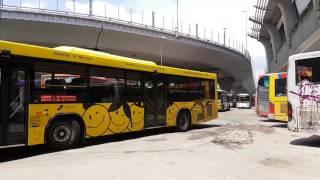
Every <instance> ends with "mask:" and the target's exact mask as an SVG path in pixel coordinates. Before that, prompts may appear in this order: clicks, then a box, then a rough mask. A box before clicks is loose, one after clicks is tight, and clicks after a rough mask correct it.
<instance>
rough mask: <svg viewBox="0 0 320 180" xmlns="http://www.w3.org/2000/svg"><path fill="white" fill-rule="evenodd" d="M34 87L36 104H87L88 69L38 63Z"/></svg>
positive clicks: (76, 66)
mask: <svg viewBox="0 0 320 180" xmlns="http://www.w3.org/2000/svg"><path fill="white" fill-rule="evenodd" d="M65 72H68V73H65ZM32 87H33V94H32V101H33V102H34V103H55V102H66V103H75V102H87V97H88V96H87V82H86V67H85V66H78V65H70V64H64V63H51V62H50V63H49V62H37V63H35V72H34V76H33V84H32Z"/></svg>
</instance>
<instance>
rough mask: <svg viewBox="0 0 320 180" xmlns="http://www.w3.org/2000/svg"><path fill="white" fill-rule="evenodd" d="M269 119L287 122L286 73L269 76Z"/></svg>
mask: <svg viewBox="0 0 320 180" xmlns="http://www.w3.org/2000/svg"><path fill="white" fill-rule="evenodd" d="M270 89H271V90H270V107H269V109H270V112H269V113H270V114H269V115H268V118H269V119H274V120H279V121H288V97H287V73H281V74H274V75H271V76H270Z"/></svg>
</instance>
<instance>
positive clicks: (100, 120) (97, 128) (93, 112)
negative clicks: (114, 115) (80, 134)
mask: <svg viewBox="0 0 320 180" xmlns="http://www.w3.org/2000/svg"><path fill="white" fill-rule="evenodd" d="M110 119H111V117H110V114H109V112H108V111H107V109H106V108H105V107H104V106H102V105H98V104H97V105H93V106H91V107H89V108H88V109H87V110H86V111H85V112H84V114H83V120H84V121H85V124H86V127H87V135H88V136H90V137H98V136H102V135H104V134H105V133H106V131H107V130H108V128H109V126H110Z"/></svg>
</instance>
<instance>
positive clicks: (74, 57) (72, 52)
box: [0, 40, 217, 79]
mask: <svg viewBox="0 0 320 180" xmlns="http://www.w3.org/2000/svg"><path fill="white" fill-rule="evenodd" d="M4 51H8V52H9V53H10V54H12V55H17V56H27V57H33V58H42V59H47V60H52V61H63V62H71V63H81V64H89V65H98V66H106V67H114V68H122V69H130V70H138V71H145V72H157V73H161V74H171V75H178V76H188V77H194V78H204V79H216V78H217V75H216V74H214V73H207V72H200V71H193V70H187V69H180V68H174V67H167V66H159V65H157V64H156V63H154V62H152V61H144V60H139V59H133V58H127V57H122V56H117V55H112V54H109V53H103V52H98V51H93V50H88V49H82V48H76V47H68V46H61V47H57V48H47V47H42V46H35V45H28V44H22V43H14V42H8V41H1V40H0V53H2V52H4Z"/></svg>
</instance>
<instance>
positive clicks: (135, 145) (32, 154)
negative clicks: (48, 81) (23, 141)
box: [0, 109, 320, 180]
mask: <svg viewBox="0 0 320 180" xmlns="http://www.w3.org/2000/svg"><path fill="white" fill-rule="evenodd" d="M219 116H220V118H219V119H218V120H215V121H211V122H209V123H206V124H203V125H199V126H196V127H194V129H193V130H191V131H189V132H186V133H178V132H175V131H174V129H168V128H164V129H156V130H148V131H144V132H139V133H134V134H125V135H117V136H112V137H107V138H101V139H95V140H91V141H90V142H89V143H88V144H87V146H85V147H82V148H78V149H73V150H68V151H61V152H50V151H48V150H46V149H45V148H44V147H43V146H39V147H23V148H11V149H1V150H0V180H7V179H8V180H14V179H17V180H22V179H23V180H24V179H32V180H36V179H39V180H44V179H45V180H51V179H52V180H56V179H59V180H64V179H68V180H70V179H72V180H73V179H75V180H78V179H86V180H88V179H90V180H91V179H92V180H93V179H112V180H115V179H128V180H135V179H139V180H141V179H146V180H149V179H152V180H156V179H159V180H160V179H161V180H164V179H174V180H176V179H179V180H180V179H181V180H188V179H195V180H202V179H268V180H269V179H295V180H296V179H320V171H319V167H320V136H317V135H314V134H311V133H294V132H289V131H288V130H287V128H286V124H285V123H280V122H274V121H269V120H266V119H264V118H260V117H257V116H256V115H255V113H254V112H253V110H238V109H232V110H231V111H229V112H224V113H220V114H219Z"/></svg>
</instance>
